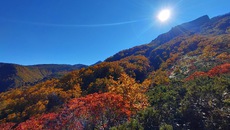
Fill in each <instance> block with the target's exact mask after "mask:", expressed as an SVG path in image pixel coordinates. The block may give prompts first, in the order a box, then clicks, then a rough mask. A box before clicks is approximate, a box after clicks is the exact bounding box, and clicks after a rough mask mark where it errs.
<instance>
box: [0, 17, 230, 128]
mask: <svg viewBox="0 0 230 130" xmlns="http://www.w3.org/2000/svg"><path fill="white" fill-rule="evenodd" d="M0 67H2V65H1V66H0ZM3 67H4V66H3ZM7 67H8V68H7ZM43 67H44V66H43ZM43 67H42V68H43ZM25 68H29V67H28V66H27V67H24V68H20V67H18V68H17V67H15V65H12V64H11V66H6V68H3V69H2V72H3V74H4V75H6V77H13V76H11V73H12V74H14V73H16V72H18V73H17V75H23V74H24V76H25V77H26V78H29V77H28V75H33V74H37V73H33V72H31V73H29V72H28V70H27V69H25ZM32 68H37V69H38V68H39V66H32ZM44 68H46V69H47V71H45V72H50V71H51V70H52V69H53V68H55V67H54V66H52V65H51V66H48V67H47V66H46V67H44ZM4 70H9V71H6V72H5V71H4ZM22 70H23V71H22ZM32 70H34V69H32ZM35 70H36V69H35ZM35 70H34V71H35ZM48 70H49V71H48ZM54 70H55V69H54ZM58 70H59V69H58ZM8 72H10V73H8ZM25 72H26V73H27V74H26V73H25ZM42 72H43V71H40V72H39V74H38V75H40V73H42ZM45 72H44V73H45ZM41 75H42V74H41ZM38 77H39V76H38ZM14 78H15V77H13V78H9V80H10V81H11V79H14ZM2 79H4V78H2ZM6 79H8V78H6ZM5 81H6V80H5ZM229 86H230V13H228V14H225V15H221V16H217V17H214V18H211V19H210V18H209V17H208V16H207V15H205V16H202V17H200V18H198V19H195V20H193V21H191V22H187V23H184V24H181V25H178V26H176V27H173V28H172V29H171V30H170V31H169V32H166V33H164V34H161V35H159V36H158V37H157V38H155V39H154V40H152V41H151V42H150V43H149V44H144V45H140V46H136V47H133V48H130V49H127V50H123V51H120V52H118V53H117V54H115V55H113V56H111V57H109V58H107V59H106V60H105V61H104V62H99V63H97V64H95V65H92V66H89V67H87V68H82V69H79V70H74V71H72V72H70V73H68V74H66V75H64V76H62V77H61V78H59V79H51V80H47V81H45V82H41V83H38V84H35V85H33V86H31V87H27V86H23V87H19V88H16V89H12V90H9V91H7V92H3V93H0V104H1V105H0V127H1V128H3V129H4V128H5V129H38V127H39V129H110V128H112V129H115V130H116V129H144V130H149V129H229V124H230V116H229V115H230V111H229V105H230V88H229Z"/></svg>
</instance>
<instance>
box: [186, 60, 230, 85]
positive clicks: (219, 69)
mask: <svg viewBox="0 0 230 130" xmlns="http://www.w3.org/2000/svg"><path fill="white" fill-rule="evenodd" d="M226 73H230V64H229V63H226V64H222V65H218V66H216V67H214V68H212V69H211V70H209V71H208V72H207V73H205V72H195V73H193V74H192V75H190V76H189V77H188V78H186V79H185V80H186V81H189V80H193V79H194V78H196V77H202V76H209V77H213V76H219V75H221V74H226Z"/></svg>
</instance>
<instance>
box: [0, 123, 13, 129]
mask: <svg viewBox="0 0 230 130" xmlns="http://www.w3.org/2000/svg"><path fill="white" fill-rule="evenodd" d="M14 125H15V123H12V122H7V123H2V124H0V129H1V130H11V129H12V127H13V126H14Z"/></svg>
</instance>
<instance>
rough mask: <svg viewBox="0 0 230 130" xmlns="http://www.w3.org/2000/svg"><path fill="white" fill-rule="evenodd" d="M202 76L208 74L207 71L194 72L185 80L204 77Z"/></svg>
mask: <svg viewBox="0 0 230 130" xmlns="http://www.w3.org/2000/svg"><path fill="white" fill-rule="evenodd" d="M202 76H208V75H207V73H205V72H200V71H197V72H194V73H193V74H191V75H190V76H189V77H188V78H186V79H185V80H186V81H189V80H194V79H195V78H196V77H202Z"/></svg>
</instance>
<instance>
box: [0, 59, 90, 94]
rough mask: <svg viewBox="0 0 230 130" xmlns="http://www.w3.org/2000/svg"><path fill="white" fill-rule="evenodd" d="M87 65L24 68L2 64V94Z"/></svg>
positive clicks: (0, 89)
mask: <svg viewBox="0 0 230 130" xmlns="http://www.w3.org/2000/svg"><path fill="white" fill-rule="evenodd" d="M84 67H86V66H85V65H81V64H77V65H57V64H44V65H31V66H22V65H17V64H8V63H0V92H3V91H6V90H8V89H9V88H15V87H20V86H31V85H34V84H36V83H38V82H41V81H45V80H47V79H51V78H58V77H61V76H63V75H64V74H66V73H67V72H70V71H73V70H76V69H81V68H84Z"/></svg>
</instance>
